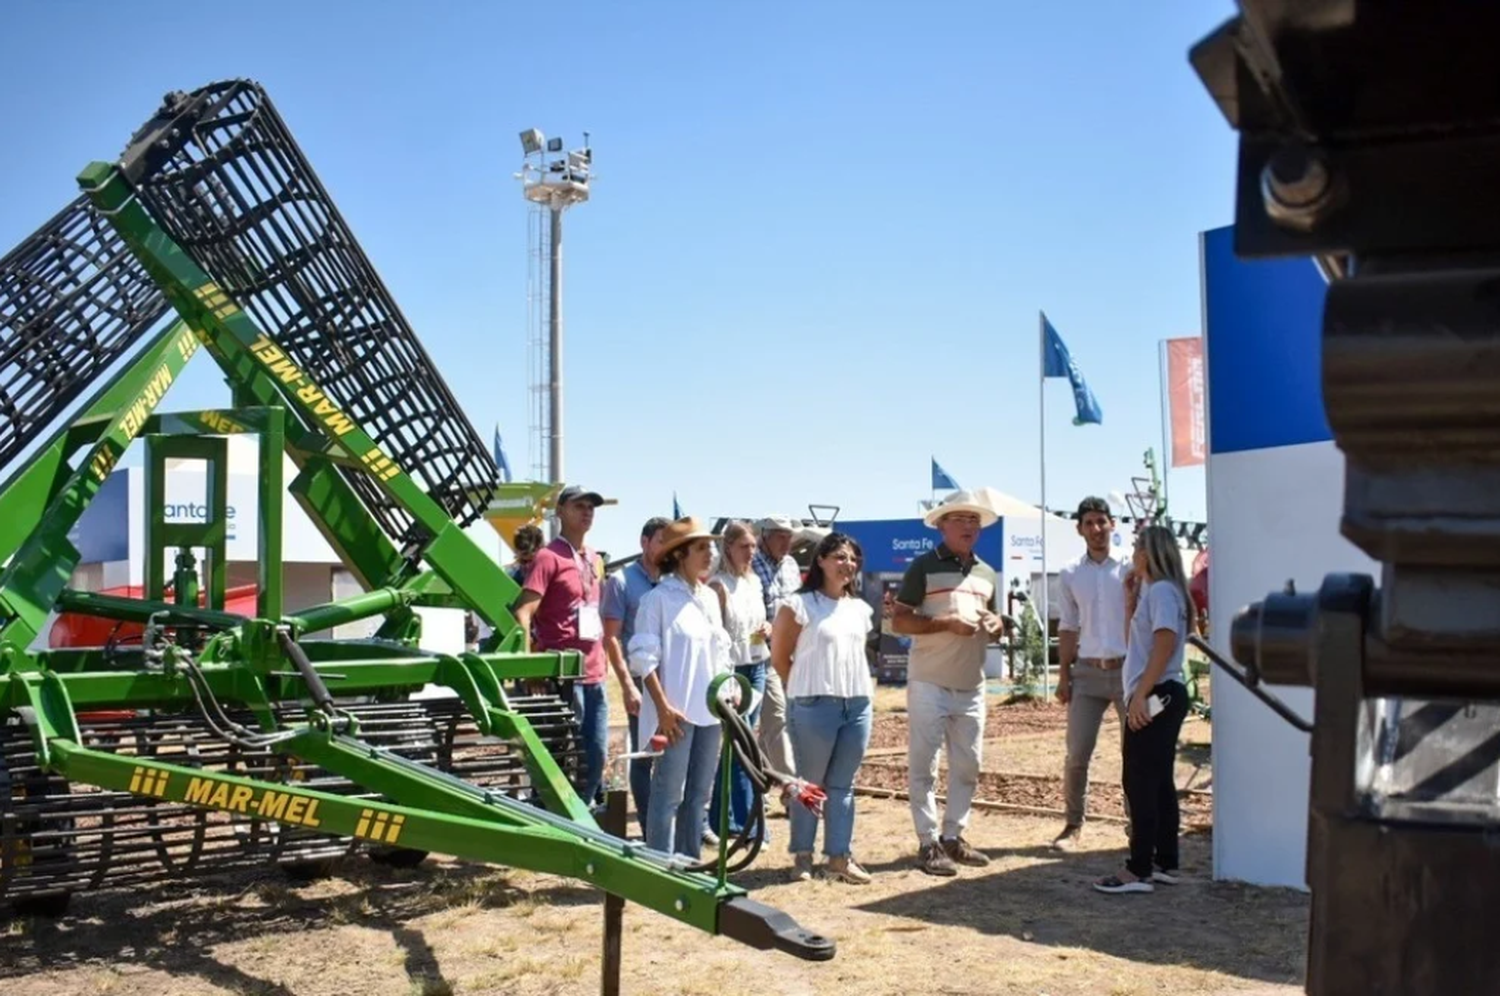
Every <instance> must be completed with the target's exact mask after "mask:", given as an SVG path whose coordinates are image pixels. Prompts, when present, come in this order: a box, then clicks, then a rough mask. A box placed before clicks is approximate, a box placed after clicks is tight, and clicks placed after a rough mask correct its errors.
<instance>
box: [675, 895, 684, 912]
mask: <svg viewBox="0 0 1500 996" xmlns="http://www.w3.org/2000/svg"><path fill="white" fill-rule="evenodd" d="M672 908H673V909H674V910H676V911H677V912H679V913H681V912H682V911H683V910H685V909H687V900H686V899H681V898H679V899H678V900H677V901H676V902H675V903H673V904H672Z"/></svg>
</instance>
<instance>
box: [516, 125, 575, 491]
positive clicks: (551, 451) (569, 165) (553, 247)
mask: <svg viewBox="0 0 1500 996" xmlns="http://www.w3.org/2000/svg"><path fill="white" fill-rule="evenodd" d="M521 148H522V150H523V151H524V153H525V158H524V160H523V161H522V166H521V172H520V173H518V174H516V175H517V177H518V178H519V179H520V180H521V184H522V192H523V193H524V194H525V196H526V199H527V200H528V201H530V202H531V204H532V205H533V206H532V209H531V211H530V212H529V217H528V242H529V244H530V246H532V247H534V249H531V250H529V252H530V259H529V261H528V267H527V281H526V283H527V312H528V321H527V325H528V333H527V335H528V360H529V362H528V366H529V368H530V369H531V376H532V383H531V399H532V400H533V404H532V416H531V419H530V421H531V425H532V428H531V438H530V446H529V449H530V452H531V453H533V454H535V456H534V457H533V460H532V466H533V469H534V470H536V471H537V478H538V479H539V480H543V481H548V482H551V483H558V482H561V481H562V480H563V475H564V465H563V320H562V284H563V278H562V248H563V212H564V211H566V210H567V209H568V208H570V207H572V206H573V205H575V204H582V203H583V202H584V201H586V200H588V199H589V181H590V180H591V178H592V177H591V172H590V171H591V169H592V167H593V161H594V154H593V151H592V150H591V149H590V148H589V144H588V133H587V132H585V133H584V136H583V148H581V149H575V150H574V151H572V152H563V141H562V139H560V138H553V139H548V138H546V136H544V135H543V134H542V133H541V132H540V131H538V130H537V129H535V128H530V129H527V130H526V131H523V132H521ZM544 215H545V220H544V218H543V216H544ZM544 258H545V260H546V265H545V266H544V265H543V262H542V261H543V259H544ZM533 316H534V317H533ZM544 453H545V457H546V462H545V468H543V467H542V456H543V454H544Z"/></svg>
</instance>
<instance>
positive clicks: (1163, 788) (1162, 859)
mask: <svg viewBox="0 0 1500 996" xmlns="http://www.w3.org/2000/svg"><path fill="white" fill-rule="evenodd" d="M1134 567H1135V571H1134V573H1133V574H1132V575H1131V576H1130V578H1129V580H1127V582H1126V589H1125V590H1126V608H1127V617H1128V618H1129V619H1130V629H1129V635H1128V637H1127V638H1126V641H1125V665H1124V667H1123V668H1122V669H1121V677H1122V680H1123V682H1124V688H1125V745H1124V746H1125V797H1126V798H1127V799H1129V800H1130V860H1128V861H1126V862H1125V871H1123V872H1121V873H1120V874H1119V875H1111V876H1109V877H1108V878H1102V879H1100V880H1099V881H1097V882H1095V883H1094V888H1096V889H1098V890H1099V891H1100V892H1109V893H1118V892H1151V891H1153V890H1154V889H1155V886H1154V885H1153V884H1152V883H1154V882H1161V883H1164V884H1167V885H1171V884H1174V883H1176V881H1177V878H1176V872H1177V832H1178V820H1179V813H1178V808H1177V777H1176V763H1177V734H1178V733H1179V732H1180V731H1181V730H1182V721H1183V719H1184V718H1186V716H1187V708H1188V702H1187V685H1185V684H1184V683H1183V674H1182V664H1183V652H1184V650H1185V649H1186V646H1185V645H1186V640H1187V634H1188V633H1190V632H1192V627H1193V625H1194V618H1193V617H1194V610H1193V600H1192V599H1191V598H1189V597H1188V590H1187V578H1186V576H1185V575H1184V573H1183V570H1182V555H1181V554H1180V553H1178V550H1177V539H1176V537H1174V536H1173V535H1172V531H1171V530H1170V529H1168V528H1167V527H1166V526H1147V527H1146V528H1145V529H1142V530H1141V531H1140V532H1139V533H1137V534H1136V538H1135V565H1134ZM1153 699H1154V700H1155V701H1156V702H1157V703H1159V704H1160V706H1161V708H1160V709H1159V710H1157V709H1156V708H1155V707H1154V706H1153V705H1152V700H1153Z"/></svg>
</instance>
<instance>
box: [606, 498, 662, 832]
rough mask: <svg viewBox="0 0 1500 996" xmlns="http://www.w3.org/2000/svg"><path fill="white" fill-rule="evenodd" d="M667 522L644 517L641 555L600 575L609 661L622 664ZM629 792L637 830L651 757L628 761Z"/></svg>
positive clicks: (632, 709)
mask: <svg viewBox="0 0 1500 996" xmlns="http://www.w3.org/2000/svg"><path fill="white" fill-rule="evenodd" d="M665 525H668V521H667V520H666V519H664V518H661V517H660V516H657V517H656V518H652V519H647V520H646V524H645V525H644V526H642V527H641V557H640V559H639V560H636V561H633V562H631V563H629V564H626V565H625V566H624V567H622V568H621V569H620V570H618V571H615V572H614V573H613V574H611V575H610V576H609V577H607V578H605V579H604V591H603V592H602V593H601V595H600V600H599V616H600V618H601V619H603V621H604V652H605V654H607V655H608V656H609V661H610V664H612V665H616V666H618V667H624V666H625V664H626V661H625V648H626V647H627V646H629V644H630V637H631V636H632V634H634V633H635V610H636V609H637V608H638V607H639V606H640V604H641V599H642V598H644V597H645V595H646V592H648V591H650V590H651V589H652V588H654V587H656V582H657V581H658V580H659V579H660V575H659V573H658V572H657V570H656V556H657V553H658V552H659V550H658V548H659V546H660V544H659V543H658V535H657V534H658V533H659V532H660V531H661V528H662V527H663V526H665ZM640 711H641V679H640V678H636V679H635V688H634V691H633V692H632V691H630V690H628V689H627V691H626V696H625V712H626V713H627V715H628V716H629V724H630V750H631V752H632V753H633V752H635V751H639V750H643V749H644V746H643V744H642V743H641V735H640V718H639V716H640ZM630 794H631V797H632V798H634V800H635V816H636V819H637V820H639V821H640V824H641V831H642V832H643V833H644V832H645V829H646V805H647V803H648V802H649V801H650V797H651V759H650V758H647V757H642V758H636V759H635V760H633V761H631V762H630Z"/></svg>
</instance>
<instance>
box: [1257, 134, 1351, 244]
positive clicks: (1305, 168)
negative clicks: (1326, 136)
mask: <svg viewBox="0 0 1500 996" xmlns="http://www.w3.org/2000/svg"><path fill="white" fill-rule="evenodd" d="M1260 189H1261V198H1262V200H1263V201H1264V202H1265V207H1266V214H1267V216H1269V217H1270V218H1271V220H1273V221H1275V222H1276V223H1277V224H1279V225H1282V226H1284V227H1286V228H1295V229H1298V230H1300V231H1304V232H1305V231H1311V230H1312V229H1313V227H1314V226H1316V225H1317V224H1318V222H1319V221H1321V220H1322V219H1323V217H1324V216H1325V215H1326V214H1327V213H1328V210H1329V208H1331V207H1332V206H1333V203H1334V199H1335V198H1334V194H1335V183H1334V175H1333V171H1332V169H1331V167H1330V166H1329V164H1328V160H1327V158H1326V157H1325V156H1324V155H1323V153H1322V152H1321V151H1319V150H1318V149H1315V148H1310V147H1308V146H1306V145H1302V144H1300V143H1290V144H1287V145H1284V146H1282V147H1281V148H1279V149H1277V150H1276V152H1275V153H1273V154H1272V156H1271V158H1270V159H1269V160H1267V162H1266V165H1265V168H1264V169H1262V170H1261V174H1260Z"/></svg>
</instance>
